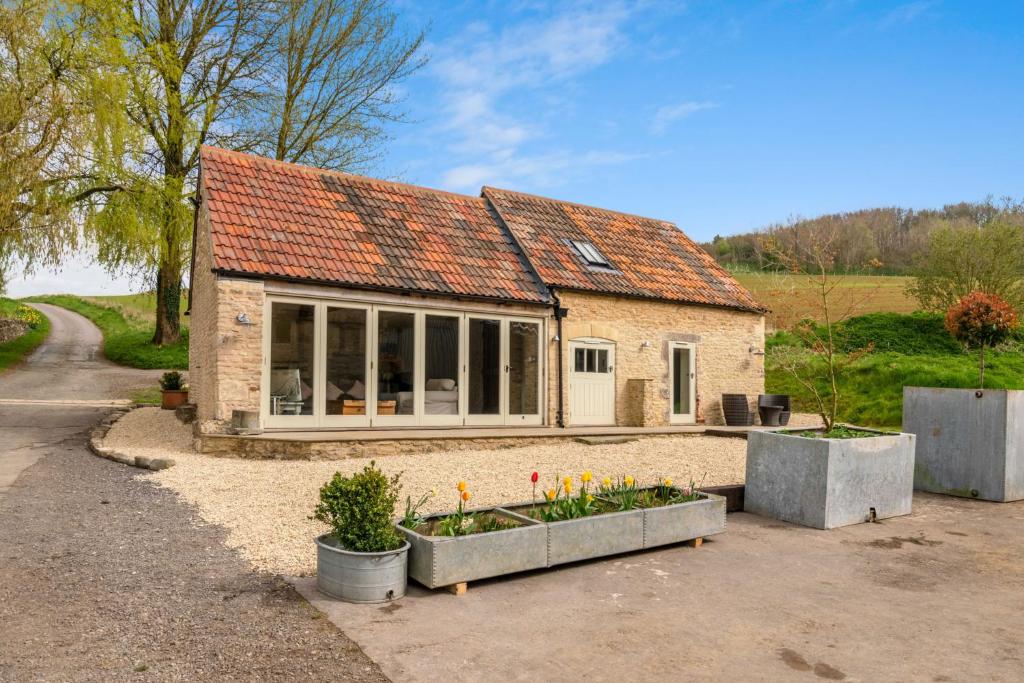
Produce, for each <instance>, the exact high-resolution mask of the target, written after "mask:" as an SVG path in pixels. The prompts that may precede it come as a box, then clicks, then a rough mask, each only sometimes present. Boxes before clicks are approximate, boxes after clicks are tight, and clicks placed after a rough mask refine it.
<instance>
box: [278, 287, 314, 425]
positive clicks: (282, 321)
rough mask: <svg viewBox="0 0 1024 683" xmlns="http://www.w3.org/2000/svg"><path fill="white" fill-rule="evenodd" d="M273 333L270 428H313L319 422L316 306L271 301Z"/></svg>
mask: <svg viewBox="0 0 1024 683" xmlns="http://www.w3.org/2000/svg"><path fill="white" fill-rule="evenodd" d="M269 334H270V348H269V365H270V367H269V373H268V380H269V381H268V384H267V400H268V401H269V404H268V405H267V415H268V420H267V422H268V426H278V427H285V426H309V425H312V424H313V423H314V421H315V419H316V418H315V416H314V412H313V411H314V392H315V387H316V386H317V383H316V377H315V374H316V306H314V305H313V304H301V303H291V302H286V301H274V302H271V304H270V332H269Z"/></svg>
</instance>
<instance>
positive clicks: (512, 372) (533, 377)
mask: <svg viewBox="0 0 1024 683" xmlns="http://www.w3.org/2000/svg"><path fill="white" fill-rule="evenodd" d="M507 325H508V362H507V363H506V365H505V367H506V375H507V385H508V417H507V419H506V424H540V423H541V414H540V411H541V404H542V401H541V365H542V358H541V349H542V348H543V346H542V345H541V337H540V322H539V321H536V320H533V321H531V320H509V321H507Z"/></svg>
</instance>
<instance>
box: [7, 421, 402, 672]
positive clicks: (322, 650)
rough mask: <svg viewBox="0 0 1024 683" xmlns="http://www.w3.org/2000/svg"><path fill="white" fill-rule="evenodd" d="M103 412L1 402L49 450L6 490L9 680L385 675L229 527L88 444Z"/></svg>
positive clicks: (41, 449) (33, 441) (30, 438)
mask: <svg viewBox="0 0 1024 683" xmlns="http://www.w3.org/2000/svg"><path fill="white" fill-rule="evenodd" d="M101 416H102V414H101V413H100V412H99V411H97V410H96V409H94V408H65V407H60V408H55V407H39V406H4V407H0V433H3V434H14V435H16V436H17V435H21V436H18V438H16V439H15V441H16V442H18V441H20V442H23V443H26V444H28V447H31V448H33V449H35V450H36V451H38V455H39V459H38V461H37V462H36V463H35V464H34V465H32V466H31V467H29V468H28V469H26V470H24V472H22V473H21V476H20V477H18V479H17V480H16V481H15V482H14V484H13V485H12V486H11V488H10V489H9V490H8V491H7V492H5V493H0V520H2V521H0V681H30V680H32V681H34V680H48V681H67V680H75V681H120V680H128V679H131V680H161V681H164V680H180V681H197V680H217V681H220V680H244V681H251V680H281V681H292V680H346V681H347V680H354V681H381V680H385V679H384V677H383V675H382V674H381V673H380V670H379V669H378V668H377V666H376V664H374V663H373V662H371V661H370V660H369V659H368V658H367V657H366V655H365V654H363V652H362V651H361V650H360V649H359V648H358V647H357V646H355V645H354V644H353V643H352V641H351V640H349V639H348V638H347V637H346V636H345V635H343V634H342V633H341V632H339V631H338V630H337V629H336V628H335V627H334V626H332V625H331V624H330V623H328V622H327V620H325V619H321V618H319V617H320V615H319V613H318V612H316V611H315V610H313V609H312V608H311V607H310V606H309V605H308V604H307V603H306V602H305V601H304V600H302V599H301V598H300V597H299V596H298V595H297V594H296V593H295V591H294V590H293V589H292V588H291V587H290V586H288V585H287V584H286V583H284V582H283V581H282V580H281V579H279V578H276V577H273V576H270V575H267V574H262V573H257V572H254V571H252V569H251V568H250V567H249V565H248V564H247V563H246V562H245V561H244V560H242V559H241V558H240V557H239V556H238V554H237V553H235V552H233V551H231V550H229V549H227V548H226V547H225V546H224V537H225V533H224V531H223V530H222V529H221V528H219V527H216V526H211V525H205V524H203V523H202V521H201V520H200V519H199V517H198V515H197V514H195V511H194V509H193V508H191V507H190V506H188V505H187V504H185V503H183V502H182V501H181V499H180V498H179V497H177V496H175V495H174V494H173V493H171V492H170V491H168V490H167V489H162V488H159V487H156V486H154V485H153V484H152V483H150V482H147V481H145V480H143V479H140V478H138V477H137V476H136V472H137V470H135V469H133V468H130V467H125V466H123V465H119V464H116V463H112V462H110V461H107V460H103V459H100V458H97V457H95V456H94V455H92V454H91V453H89V452H88V450H87V449H86V447H85V437H86V430H87V429H88V428H89V427H90V426H91V425H92V424H93V423H95V422H96V421H97V420H98V419H99V418H100V417H101ZM14 447H15V446H11V444H10V441H7V442H6V443H4V444H0V456H5V455H9V453H8V449H11V448H14Z"/></svg>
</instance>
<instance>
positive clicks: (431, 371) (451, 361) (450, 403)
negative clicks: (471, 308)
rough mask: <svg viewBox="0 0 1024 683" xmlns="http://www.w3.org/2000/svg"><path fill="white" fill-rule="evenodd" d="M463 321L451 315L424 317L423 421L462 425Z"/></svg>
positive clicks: (425, 422)
mask: <svg viewBox="0 0 1024 683" xmlns="http://www.w3.org/2000/svg"><path fill="white" fill-rule="evenodd" d="M461 320H462V318H461V316H451V315H427V316H425V318H424V325H423V368H424V385H423V420H422V422H423V423H424V424H462V401H461V400H460V399H461V397H462V387H461V385H460V382H461V379H462V373H461V372H459V368H460V358H461V357H460V355H459V352H460V348H459V347H460V338H461V335H460V329H459V328H460V323H461Z"/></svg>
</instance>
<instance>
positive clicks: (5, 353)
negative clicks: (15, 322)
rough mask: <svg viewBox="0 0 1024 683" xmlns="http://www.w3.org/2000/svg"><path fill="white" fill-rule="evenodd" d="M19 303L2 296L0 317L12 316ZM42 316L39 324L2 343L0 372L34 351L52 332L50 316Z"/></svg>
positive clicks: (0, 346)
mask: <svg viewBox="0 0 1024 683" xmlns="http://www.w3.org/2000/svg"><path fill="white" fill-rule="evenodd" d="M19 305H20V303H19V302H17V301H12V300H11V299H2V298H0V317H12V316H13V315H14V311H15V310H16V309H17V308H18V306H19ZM41 318H42V319H41V320H40V321H39V324H38V325H36V326H35V327H34V328H29V330H28V332H26V333H25V334H23V335H21V336H20V337H18V338H17V339H12V340H10V341H8V342H4V343H3V344H0V372H2V371H4V370H6V369H7V368H9V367H11V366H12V365H14V364H16V363H18V362H19V361H21V359H22V358H24V357H25V356H27V355H28V354H30V353H32V352H33V351H34V350H35V349H36V347H37V346H39V345H40V344H42V343H43V341H44V340H45V339H46V337H47V335H49V334H50V320H49V318H47V317H46V316H45V315H44V316H41Z"/></svg>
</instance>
